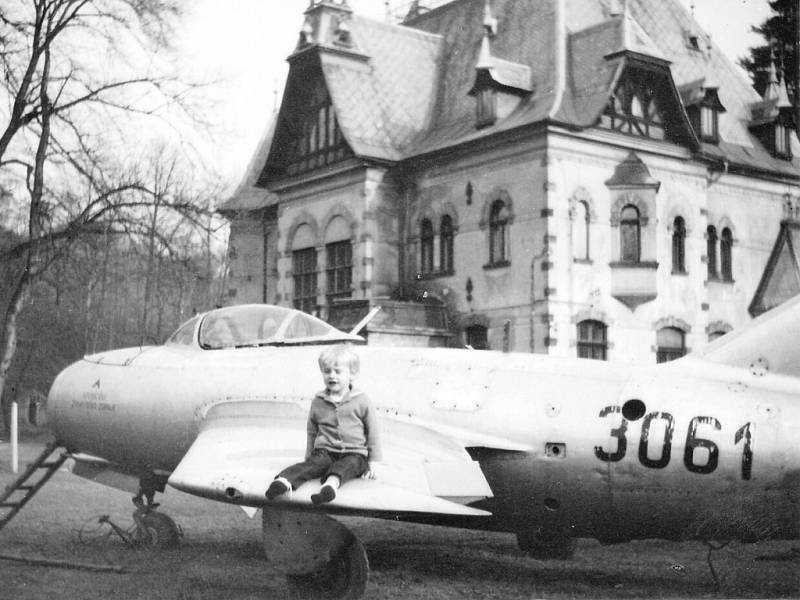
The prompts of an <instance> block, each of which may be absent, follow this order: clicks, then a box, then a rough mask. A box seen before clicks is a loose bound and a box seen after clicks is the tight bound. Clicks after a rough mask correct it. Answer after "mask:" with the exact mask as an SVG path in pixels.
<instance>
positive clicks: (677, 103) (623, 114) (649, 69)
mask: <svg viewBox="0 0 800 600" xmlns="http://www.w3.org/2000/svg"><path fill="white" fill-rule="evenodd" d="M598 125H599V126H600V127H602V128H605V129H611V130H612V131H618V132H620V133H626V134H630V135H637V136H641V137H647V138H650V139H654V140H663V141H669V142H673V143H675V144H680V145H683V146H688V147H689V148H692V149H693V150H695V149H697V148H698V147H699V142H698V140H697V137H696V135H695V134H694V132H693V130H692V128H691V124H690V122H689V118H688V116H687V114H686V110H685V108H684V107H683V104H682V102H681V98H680V95H679V94H678V91H677V89H676V87H675V83H674V82H673V80H672V76H671V74H670V71H669V68H668V67H665V66H663V65H660V64H657V63H651V62H650V61H649V60H641V59H637V58H634V57H630V56H629V57H627V58H626V59H625V62H624V66H623V69H622V72H621V74H620V76H619V78H618V80H617V81H616V83H615V85H614V88H613V91H612V92H611V94H610V96H609V99H608V103H607V104H606V107H605V109H604V111H603V113H602V115H601V116H600V120H599V123H598Z"/></svg>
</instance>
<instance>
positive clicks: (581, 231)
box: [572, 200, 592, 262]
mask: <svg viewBox="0 0 800 600" xmlns="http://www.w3.org/2000/svg"><path fill="white" fill-rule="evenodd" d="M581 213H583V214H581ZM591 221H592V217H591V212H590V208H589V203H588V202H586V201H585V200H578V201H577V202H575V216H574V219H573V224H572V258H573V260H575V261H578V262H589V261H591V251H590V248H591V244H590V239H591V237H590V226H591ZM577 223H581V225H580V227H579V226H578V225H576V224H577ZM579 235H580V240H578V236H579ZM576 240H577V241H576ZM578 251H582V252H580V254H581V256H579V255H578V254H579V252H578Z"/></svg>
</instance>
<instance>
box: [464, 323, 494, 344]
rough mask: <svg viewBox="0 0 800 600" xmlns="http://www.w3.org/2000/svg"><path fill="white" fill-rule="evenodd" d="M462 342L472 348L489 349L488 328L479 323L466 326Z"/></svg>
mask: <svg viewBox="0 0 800 600" xmlns="http://www.w3.org/2000/svg"><path fill="white" fill-rule="evenodd" d="M464 343H465V345H467V346H469V347H470V348H472V349H473V350H489V328H488V327H486V326H485V325H479V324H475V325H468V326H466V327H465V328H464Z"/></svg>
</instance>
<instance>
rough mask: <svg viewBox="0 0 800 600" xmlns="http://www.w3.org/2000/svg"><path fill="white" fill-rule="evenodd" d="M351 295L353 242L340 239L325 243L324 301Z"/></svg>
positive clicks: (328, 301)
mask: <svg viewBox="0 0 800 600" xmlns="http://www.w3.org/2000/svg"><path fill="white" fill-rule="evenodd" d="M352 296H353V242H352V241H351V240H340V241H337V242H328V243H327V244H325V301H326V302H327V303H328V305H329V306H330V305H331V304H332V303H333V301H334V300H336V299H337V298H351V297H352Z"/></svg>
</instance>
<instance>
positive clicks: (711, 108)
mask: <svg viewBox="0 0 800 600" xmlns="http://www.w3.org/2000/svg"><path fill="white" fill-rule="evenodd" d="M712 57H713V53H712V51H711V44H710V42H708V43H707V46H706V56H705V58H706V72H705V76H704V77H702V78H701V79H698V80H696V81H692V82H691V83H687V84H686V85H684V86H682V87H681V88H680V89H679V90H678V92H679V93H680V95H681V99H682V100H683V105H684V106H685V107H686V114H687V115H689V121H690V122H691V124H692V128H693V129H694V132H695V134H697V137H699V138H700V139H701V140H702V141H703V142H706V143H709V144H719V115H720V113H724V112H726V109H725V106H724V105H723V104H722V101H721V100H720V99H719V84H718V83H717V82H716V78H715V69H714V66H713V65H712V62H711V61H712Z"/></svg>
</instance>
